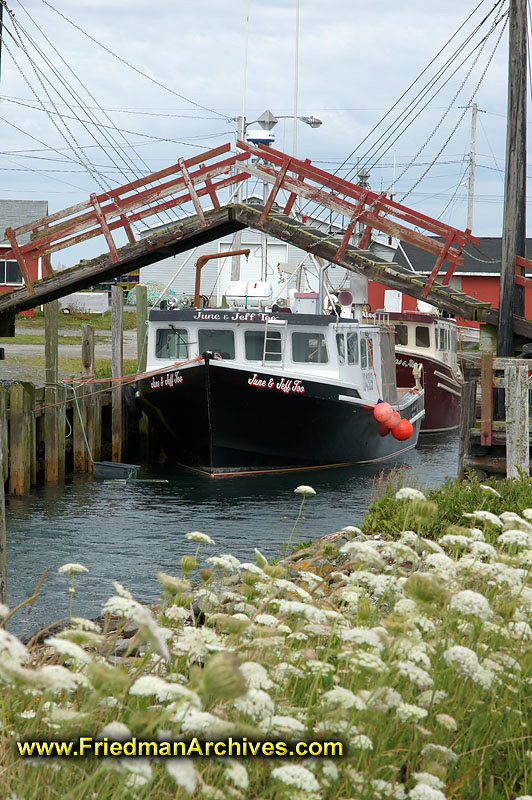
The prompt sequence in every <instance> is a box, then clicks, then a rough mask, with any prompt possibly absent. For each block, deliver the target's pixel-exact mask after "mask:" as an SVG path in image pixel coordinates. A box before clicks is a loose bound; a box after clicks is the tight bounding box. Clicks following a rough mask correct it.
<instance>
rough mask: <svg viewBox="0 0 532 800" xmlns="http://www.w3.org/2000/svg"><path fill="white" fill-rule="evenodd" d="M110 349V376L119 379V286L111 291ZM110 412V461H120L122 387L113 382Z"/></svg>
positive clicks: (121, 313)
mask: <svg viewBox="0 0 532 800" xmlns="http://www.w3.org/2000/svg"><path fill="white" fill-rule="evenodd" d="M111 319H112V323H111V326H112V332H111V348H112V375H113V378H115V379H116V378H121V377H122V375H123V369H124V337H123V326H124V294H123V291H122V287H121V286H113V287H112V289H111ZM112 399H113V405H112V411H111V427H112V434H111V437H112V438H111V442H112V444H111V450H112V461H118V462H119V461H122V443H123V427H124V421H123V417H122V385H121V384H120V383H119V382H118V381H117V382H113V388H112Z"/></svg>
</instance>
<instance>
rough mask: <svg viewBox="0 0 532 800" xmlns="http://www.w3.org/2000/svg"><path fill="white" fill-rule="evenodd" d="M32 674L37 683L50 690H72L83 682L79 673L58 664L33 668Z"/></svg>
mask: <svg viewBox="0 0 532 800" xmlns="http://www.w3.org/2000/svg"><path fill="white" fill-rule="evenodd" d="M34 675H35V681H36V683H37V685H38V686H41V687H42V688H43V689H47V690H49V691H51V692H62V691H63V690H65V691H67V692H73V691H75V690H76V689H77V688H78V685H79V684H80V683H83V681H82V676H81V675H80V674H79V673H78V674H75V673H73V672H70V670H68V669H67V668H66V667H62V666H61V665H60V664H47V665H45V666H44V667H40V668H39V669H38V670H35V673H34Z"/></svg>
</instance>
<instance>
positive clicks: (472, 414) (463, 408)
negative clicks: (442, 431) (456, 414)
mask: <svg viewBox="0 0 532 800" xmlns="http://www.w3.org/2000/svg"><path fill="white" fill-rule="evenodd" d="M461 394H462V396H461V399H460V428H459V433H458V480H460V481H463V480H464V476H465V470H464V459H465V458H467V456H468V455H469V454H470V452H471V443H470V440H469V430H470V428H472V427H473V425H474V424H475V418H476V413H477V412H476V404H477V382H476V381H465V382H464V383H463V384H462V392H461Z"/></svg>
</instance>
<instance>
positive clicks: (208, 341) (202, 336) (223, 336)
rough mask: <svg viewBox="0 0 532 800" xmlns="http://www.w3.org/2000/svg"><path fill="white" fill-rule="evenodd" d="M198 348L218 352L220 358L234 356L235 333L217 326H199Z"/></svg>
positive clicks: (202, 350)
mask: <svg viewBox="0 0 532 800" xmlns="http://www.w3.org/2000/svg"><path fill="white" fill-rule="evenodd" d="M198 350H199V352H200V353H204V352H205V351H206V350H210V351H211V352H213V353H219V354H220V355H221V357H222V358H234V357H235V335H234V333H233V331H228V330H220V329H219V328H200V330H199V331H198Z"/></svg>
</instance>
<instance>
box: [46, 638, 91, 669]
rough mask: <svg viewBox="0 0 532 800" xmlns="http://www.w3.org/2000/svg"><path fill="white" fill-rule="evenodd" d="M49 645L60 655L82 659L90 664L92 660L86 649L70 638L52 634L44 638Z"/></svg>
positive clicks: (82, 661)
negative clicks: (69, 639) (70, 640)
mask: <svg viewBox="0 0 532 800" xmlns="http://www.w3.org/2000/svg"><path fill="white" fill-rule="evenodd" d="M44 643H45V644H46V645H48V647H53V648H54V650H56V651H57V652H58V653H59V654H60V655H62V656H67V657H68V658H73V659H74V660H75V661H80V662H81V663H82V664H88V663H89V662H90V660H91V658H90V656H89V655H87V653H86V652H85V650H83V648H81V647H80V646H79V645H77V644H74V642H69V641H68V639H59V638H58V637H57V636H50V637H49V638H48V639H45V640H44Z"/></svg>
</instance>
